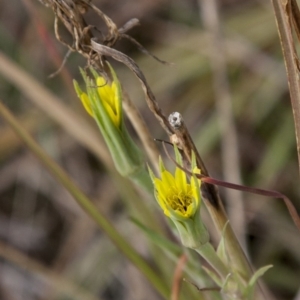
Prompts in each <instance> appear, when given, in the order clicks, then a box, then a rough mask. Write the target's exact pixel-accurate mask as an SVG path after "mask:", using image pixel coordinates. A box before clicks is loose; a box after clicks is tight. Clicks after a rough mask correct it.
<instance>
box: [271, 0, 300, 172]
mask: <svg viewBox="0 0 300 300" xmlns="http://www.w3.org/2000/svg"><path fill="white" fill-rule="evenodd" d="M272 4H273V8H274V12H275V18H276V23H277V28H278V32H279V38H280V42H281V48H282V51H283V57H284V61H285V67H286V72H287V77H288V85H289V90H290V97H291V104H292V110H293V115H294V123H295V133H296V141H297V152H298V165H299V171H300V85H299V69H298V66H297V62H298V59H297V54H296V52H295V44H294V41H293V35H292V28H291V24H292V23H293V22H295V20H294V21H293V19H294V17H293V11H294V10H295V7H294V8H293V6H292V4H293V5H296V6H297V3H295V2H294V1H293V2H291V1H290V0H272ZM296 20H297V18H296Z"/></svg>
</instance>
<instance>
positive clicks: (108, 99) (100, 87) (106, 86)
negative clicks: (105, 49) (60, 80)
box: [74, 65, 122, 128]
mask: <svg viewBox="0 0 300 300" xmlns="http://www.w3.org/2000/svg"><path fill="white" fill-rule="evenodd" d="M109 67H110V70H111V74H112V77H113V81H112V83H109V82H108V80H106V79H105V78H104V77H102V76H100V75H99V74H97V73H96V71H95V70H93V69H92V70H91V71H92V73H93V74H94V77H95V81H93V80H90V79H88V78H87V76H86V75H85V74H84V73H83V76H84V78H85V80H86V84H87V93H85V92H83V91H82V90H81V89H80V87H79V85H78V84H77V82H74V85H75V89H76V92H77V95H78V97H79V98H80V100H81V102H82V104H83V106H84V108H85V110H86V111H87V112H88V113H89V114H90V115H91V116H92V117H94V118H97V115H99V114H97V111H98V110H99V109H100V110H103V109H104V110H105V114H106V115H107V117H108V119H110V120H111V121H112V123H113V124H114V125H115V126H116V127H118V128H119V127H120V126H121V123H122V91H121V86H120V82H119V81H118V78H117V76H116V74H115V72H114V70H113V68H112V67H111V66H110V65H109ZM99 101H100V102H101V105H99Z"/></svg>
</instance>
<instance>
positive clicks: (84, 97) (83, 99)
mask: <svg viewBox="0 0 300 300" xmlns="http://www.w3.org/2000/svg"><path fill="white" fill-rule="evenodd" d="M80 100H81V102H82V104H83V106H84V108H85V110H86V111H87V112H88V113H89V114H90V115H91V116H92V117H93V116H94V114H93V110H92V107H91V102H90V99H89V97H88V95H87V94H86V93H82V94H81V95H80Z"/></svg>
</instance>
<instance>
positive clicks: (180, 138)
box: [169, 112, 252, 281]
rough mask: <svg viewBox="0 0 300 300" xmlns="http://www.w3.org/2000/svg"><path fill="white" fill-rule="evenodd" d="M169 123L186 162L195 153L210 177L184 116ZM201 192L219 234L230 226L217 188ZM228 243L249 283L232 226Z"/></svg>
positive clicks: (248, 269) (208, 187) (246, 264)
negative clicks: (225, 227)
mask: <svg viewBox="0 0 300 300" xmlns="http://www.w3.org/2000/svg"><path fill="white" fill-rule="evenodd" d="M169 121H170V124H171V126H172V127H173V129H174V132H175V135H176V139H177V141H174V140H173V142H174V143H175V142H176V144H177V146H178V147H179V148H180V149H182V151H183V154H184V157H185V158H186V160H187V161H188V162H191V157H192V152H194V153H195V155H196V162H197V166H198V167H199V168H200V170H201V174H203V175H204V176H209V175H208V171H207V169H206V167H205V165H204V163H203V161H202V159H201V157H200V155H199V153H198V151H197V148H196V146H195V145H194V143H193V141H192V138H191V136H190V134H189V132H188V130H187V128H186V126H185V124H184V121H183V118H182V116H181V115H180V114H179V113H177V112H175V113H172V114H171V115H170V116H169ZM201 192H202V196H203V200H204V202H205V206H206V207H207V209H208V211H209V213H210V216H211V218H212V220H213V222H214V224H215V226H216V228H217V229H218V231H219V232H222V231H223V228H224V226H225V225H226V224H228V218H227V216H226V213H225V209H224V206H223V203H222V201H221V199H220V196H219V193H218V190H217V188H216V187H215V186H214V185H208V184H203V185H202V188H201ZM226 242H227V245H228V253H229V255H230V259H231V261H232V264H233V265H234V268H235V269H236V270H238V272H239V274H240V275H241V276H242V277H243V278H244V280H245V281H249V280H250V278H251V275H252V269H251V266H250V264H249V262H248V260H247V258H246V256H245V254H244V252H243V250H242V248H241V246H240V244H239V242H238V240H237V238H236V236H235V234H234V232H233V230H232V228H231V226H230V224H228V225H227V230H226Z"/></svg>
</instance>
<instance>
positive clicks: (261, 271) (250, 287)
mask: <svg viewBox="0 0 300 300" xmlns="http://www.w3.org/2000/svg"><path fill="white" fill-rule="evenodd" d="M272 267H273V265H268V266H264V267H261V268H260V269H258V270H257V271H256V272H255V273H254V274H253V276H252V277H251V279H250V281H249V283H248V285H247V288H246V291H245V296H246V297H247V299H249V300H250V299H254V298H253V297H254V290H255V284H256V282H257V280H258V279H259V277H261V276H263V275H264V274H265V273H266V272H267V271H268V270H269V269H270V268H272Z"/></svg>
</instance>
